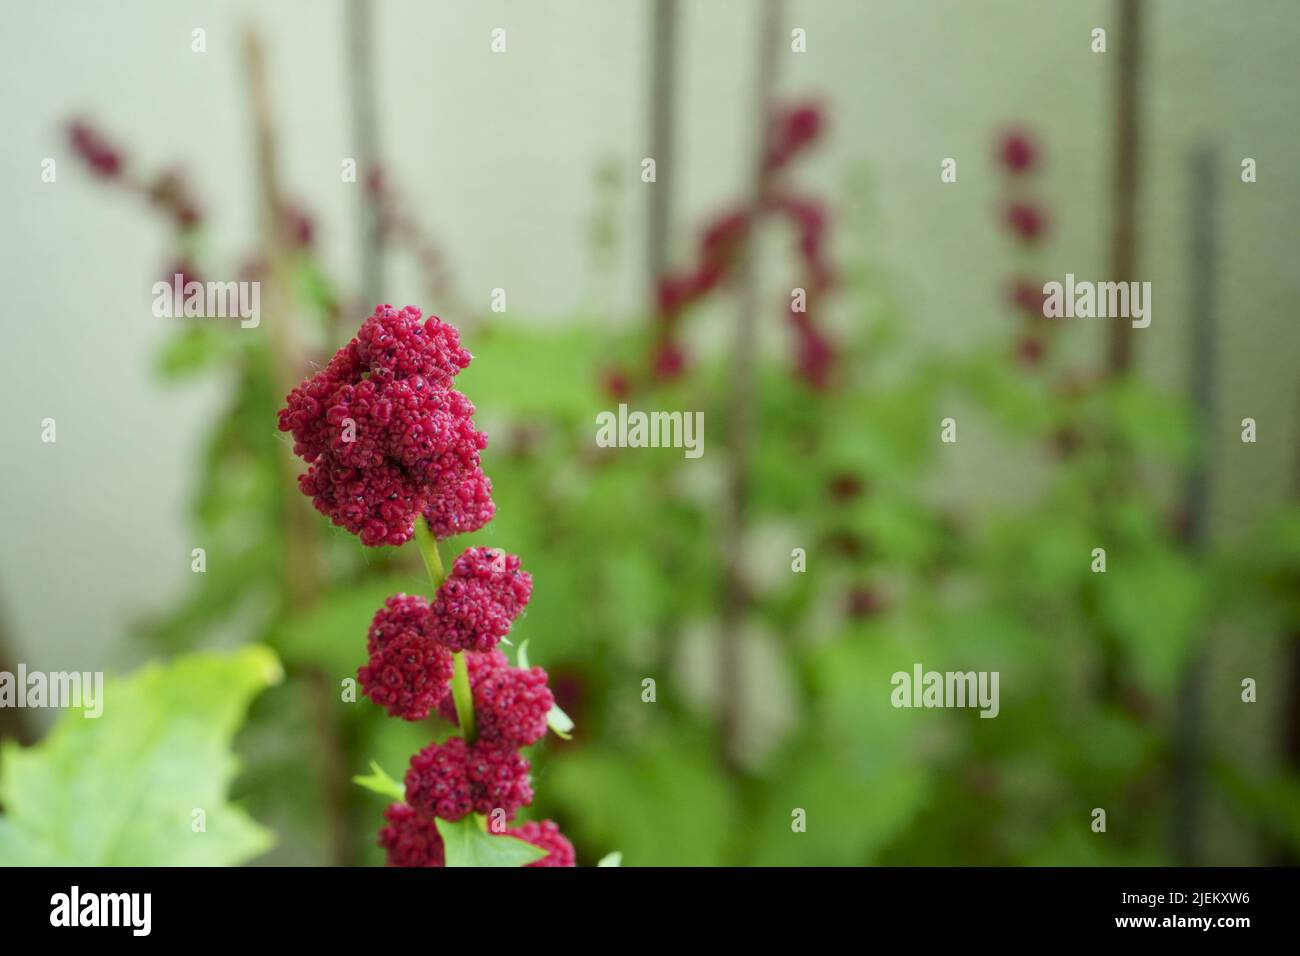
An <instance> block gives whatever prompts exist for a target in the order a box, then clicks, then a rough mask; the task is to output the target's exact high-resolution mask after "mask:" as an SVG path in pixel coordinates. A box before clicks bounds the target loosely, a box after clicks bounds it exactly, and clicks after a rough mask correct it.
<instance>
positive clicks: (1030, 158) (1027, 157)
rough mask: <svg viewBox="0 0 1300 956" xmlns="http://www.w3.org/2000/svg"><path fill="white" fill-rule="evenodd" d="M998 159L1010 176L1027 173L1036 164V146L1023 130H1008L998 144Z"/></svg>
mask: <svg viewBox="0 0 1300 956" xmlns="http://www.w3.org/2000/svg"><path fill="white" fill-rule="evenodd" d="M998 158H999V159H1001V160H1002V164H1003V165H1004V166H1006V167H1007V170H1008V171H1010V172H1011V173H1012V174H1016V175H1018V174H1020V173H1024V172H1028V171H1029V170H1030V169H1032V168H1033V166H1034V165H1035V164H1036V163H1037V162H1038V144H1037V143H1035V142H1034V140H1033V138H1032V137H1031V136H1030V135H1029V134H1028V133H1027V132H1025V131H1024V130H1019V129H1012V130H1008V131H1007V132H1006V133H1005V134H1004V135H1003V136H1002V142H1001V143H999V144H998Z"/></svg>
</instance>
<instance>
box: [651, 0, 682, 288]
mask: <svg viewBox="0 0 1300 956" xmlns="http://www.w3.org/2000/svg"><path fill="white" fill-rule="evenodd" d="M651 2H652V4H653V7H652V11H651V13H652V16H653V18H654V31H653V41H652V46H651V49H650V155H651V157H652V158H653V159H654V161H655V183H654V187H653V188H652V189H650V190H649V202H650V210H649V231H648V234H647V236H646V288H647V301H648V302H649V304H650V308H652V309H653V308H654V306H655V302H656V298H657V291H658V283H659V278H660V277H661V276H662V275H663V274H664V271H665V268H666V267H667V265H668V236H669V231H670V229H671V224H672V195H673V179H674V175H673V173H674V169H675V167H674V164H673V106H674V102H673V97H674V85H675V84H674V79H675V77H674V73H675V71H676V68H677V65H676V57H675V48H676V44H677V0H651Z"/></svg>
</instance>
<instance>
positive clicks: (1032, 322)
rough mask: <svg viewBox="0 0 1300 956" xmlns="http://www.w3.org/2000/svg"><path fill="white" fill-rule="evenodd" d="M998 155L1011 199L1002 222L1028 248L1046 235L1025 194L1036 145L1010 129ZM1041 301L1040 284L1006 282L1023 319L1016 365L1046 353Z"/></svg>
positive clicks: (1043, 218)
mask: <svg viewBox="0 0 1300 956" xmlns="http://www.w3.org/2000/svg"><path fill="white" fill-rule="evenodd" d="M997 153H998V157H999V159H1000V160H1001V162H1002V164H1003V166H1004V167H1005V168H1006V171H1007V173H1008V174H1009V178H1008V180H1007V184H1008V186H1009V187H1010V189H1009V195H1010V198H1008V199H1007V200H1005V201H1004V204H1003V209H1002V219H1003V223H1004V224H1005V225H1006V227H1007V229H1008V230H1009V231H1010V232H1011V233H1012V235H1014V236H1015V237H1016V238H1017V239H1018V240H1019V241H1020V242H1021V243H1023V244H1025V245H1030V244H1032V243H1035V242H1037V241H1038V240H1039V239H1041V238H1042V237H1043V235H1044V234H1045V233H1046V232H1047V216H1046V215H1045V214H1044V212H1043V210H1042V208H1041V207H1040V206H1039V205H1038V203H1037V202H1035V201H1034V200H1033V199H1031V198H1029V196H1028V195H1026V182H1025V180H1024V176H1023V174H1024V173H1026V172H1029V171H1030V170H1032V169H1034V168H1035V167H1037V166H1038V165H1039V162H1040V160H1039V154H1040V150H1039V147H1038V144H1037V143H1036V142H1035V141H1034V139H1033V138H1032V137H1031V136H1030V135H1029V134H1028V133H1026V132H1024V131H1023V130H1018V129H1017V130H1012V131H1010V132H1007V133H1005V134H1003V136H1002V137H1001V139H1000V140H999V143H998V149H997ZM1044 298H1045V297H1044V295H1043V292H1042V283H1040V282H1034V281H1033V280H1031V279H1028V278H1024V277H1020V278H1015V279H1013V280H1011V282H1010V283H1009V291H1008V299H1009V301H1010V303H1011V305H1013V306H1014V307H1015V308H1016V309H1018V310H1019V311H1020V312H1021V313H1022V314H1023V315H1024V317H1025V319H1026V323H1025V327H1024V328H1023V329H1022V330H1021V332H1020V333H1019V334H1018V336H1017V338H1016V340H1015V343H1014V345H1013V347H1012V355H1013V356H1014V358H1015V360H1016V361H1017V362H1018V363H1020V364H1021V365H1024V366H1026V367H1029V368H1033V367H1036V366H1037V365H1039V364H1040V363H1041V362H1042V360H1043V358H1044V356H1045V354H1046V351H1047V346H1046V342H1045V341H1044V340H1043V326H1042V321H1041V320H1042V317H1043V301H1044Z"/></svg>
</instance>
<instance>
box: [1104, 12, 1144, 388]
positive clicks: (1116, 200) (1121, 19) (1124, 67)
mask: <svg viewBox="0 0 1300 956" xmlns="http://www.w3.org/2000/svg"><path fill="white" fill-rule="evenodd" d="M1115 2H1116V7H1117V9H1116V20H1117V22H1118V23H1119V51H1118V55H1117V60H1118V63H1117V66H1116V71H1117V72H1116V75H1115V133H1114V135H1115V141H1114V149H1115V168H1114V182H1113V184H1112V186H1113V190H1114V192H1113V193H1112V207H1111V217H1112V218H1111V237H1110V280H1111V281H1112V282H1131V281H1133V280H1135V279H1137V276H1135V275H1134V274H1133V272H1134V269H1135V268H1136V267H1137V204H1138V162H1139V152H1140V146H1141V140H1140V122H1141V117H1140V115H1139V114H1140V112H1141V99H1140V93H1139V85H1140V80H1141V73H1140V70H1141V64H1142V2H1141V0H1115ZM1109 328H1110V337H1109V340H1108V343H1107V352H1106V371H1107V373H1108V374H1109V375H1111V376H1112V377H1114V376H1120V375H1124V374H1126V373H1127V372H1128V370H1129V368H1130V367H1131V366H1132V364H1133V328H1132V326H1130V325H1129V324H1128V323H1127V322H1111V323H1110V325H1109Z"/></svg>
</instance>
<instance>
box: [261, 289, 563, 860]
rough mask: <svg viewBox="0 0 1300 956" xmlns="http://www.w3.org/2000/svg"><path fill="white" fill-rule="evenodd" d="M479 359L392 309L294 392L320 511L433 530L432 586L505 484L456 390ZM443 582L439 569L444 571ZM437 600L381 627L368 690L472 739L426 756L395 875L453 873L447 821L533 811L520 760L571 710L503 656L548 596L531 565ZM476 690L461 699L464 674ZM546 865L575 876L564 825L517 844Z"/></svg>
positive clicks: (364, 527) (396, 820) (466, 564)
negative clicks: (498, 481) (419, 869)
mask: <svg viewBox="0 0 1300 956" xmlns="http://www.w3.org/2000/svg"><path fill="white" fill-rule="evenodd" d="M469 361H470V354H469V352H467V351H466V350H465V349H463V348H462V347H461V345H460V335H459V333H458V332H457V330H456V329H455V328H454V327H453V326H451V325H449V324H447V323H445V322H442V321H440V320H439V319H437V318H436V317H430V318H428V319H422V317H421V315H420V311H419V310H418V309H415V308H413V307H407V308H405V309H402V310H400V311H398V310H396V309H394V308H393V307H392V306H387V305H383V306H379V307H378V308H377V309H376V310H375V312H374V314H373V315H371V316H370V317H369V318H368V319H366V320H365V322H364V323H363V324H362V326H361V329H360V330H359V331H358V332H357V335H356V337H355V338H353V339H352V340H351V341H350V342H348V343H347V345H345V346H344V347H343V348H341V349H339V351H338V352H337V353H336V354H335V355H334V357H333V358H332V359H331V360H330V362H329V364H328V365H326V366H325V368H323V369H321V370H320V371H319V372H317V373H316V374H315V375H313V376H312V377H311V378H309V379H307V380H306V381H305V382H303V383H302V384H301V385H299V386H298V387H297V388H295V389H294V390H293V391H292V392H290V393H289V396H288V399H287V401H286V405H285V407H284V408H283V409H281V410H280V414H279V420H280V430H281V431H286V432H290V433H292V434H293V438H294V452H295V453H296V454H297V455H299V456H301V457H302V458H303V459H304V460H305V461H306V462H308V464H309V466H310V467H309V468H308V471H307V473H306V474H304V475H303V476H302V477H301V479H300V481H299V484H300V487H301V489H302V491H303V492H304V493H305V494H308V495H310V496H311V497H312V501H313V504H315V506H316V508H317V509H318V510H320V511H321V512H322V513H324V514H326V515H329V516H330V517H331V518H332V519H333V520H334V523H335V524H337V525H340V526H342V527H344V528H346V529H347V530H348V531H350V532H352V533H353V534H356V535H358V536H359V537H360V539H361V541H362V543H363V544H366V545H379V544H394V545H397V544H402V543H403V542H405V541H407V540H408V539H410V538H411V537H412V536H413V535H414V534H415V533H416V527H415V525H416V522H417V521H420V520H423V521H425V522H426V524H427V526H428V528H429V532H430V536H431V537H432V539H433V540H431V541H429V542H428V544H427V548H428V549H431V550H432V556H431V557H430V559H429V563H430V566H431V572H430V573H431V574H435V575H437V576H438V577H441V559H440V558H439V557H438V555H437V540H439V539H442V538H447V537H451V536H453V535H455V534H460V533H462V532H466V531H474V530H477V529H478V528H481V527H482V526H483V525H484V524H486V523H487V522H488V521H489V520H490V519H491V518H492V515H493V514H494V511H495V506H494V505H493V503H492V497H491V492H492V485H491V483H490V482H489V481H488V479H487V477H486V476H485V475H484V474H483V472H482V469H481V467H480V461H479V452H480V451H481V450H482V449H483V448H484V447H485V446H486V444H487V438H486V436H485V435H483V434H482V433H481V432H479V431H477V430H476V429H475V428H474V424H473V419H472V416H473V414H474V406H473V405H471V404H470V402H469V400H468V399H467V398H465V396H464V395H462V394H460V393H459V392H457V391H456V390H455V389H453V388H452V387H451V382H452V379H454V378H455V376H456V375H457V373H459V372H460V371H461V369H463V368H465V367H466V366H467V365H468V364H469ZM435 568H436V569H437V570H436V571H435V570H434V569H435ZM436 583H437V586H438V589H437V593H436V594H434V596H433V599H432V600H431V601H430V600H427V599H425V598H423V597H419V596H412V595H406V594H396V595H394V596H392V597H390V598H389V599H388V600H387V601H386V602H385V604H384V606H383V607H382V608H380V609H379V610H378V611H377V612H376V613H375V616H374V618H373V620H372V621H371V624H370V631H369V633H368V635H367V639H366V649H367V652H368V654H369V660H368V661H367V662H366V664H365V665H363V666H362V667H360V668H359V669H358V670H357V679H358V682H359V684H360V685H361V688H362V692H363V693H364V694H365V695H366V696H367V697H369V698H370V699H371V700H372V701H373V702H374V703H376V704H378V705H379V706H381V707H383V708H384V709H385V710H387V711H388V713H389V714H390V715H392V716H394V717H401V718H403V719H405V720H411V721H415V720H422V719H424V718H425V717H427V716H428V715H429V714H430V713H432V712H433V711H434V710H437V711H438V712H439V713H441V714H442V715H443V716H445V717H446V718H447V719H449V720H451V721H452V722H453V723H457V724H459V723H460V718H461V716H465V717H467V718H468V716H469V712H468V711H462V710H461V708H462V707H469V708H472V713H473V717H474V719H473V720H472V721H469V720H467V721H466V722H467V723H468V724H470V725H471V726H468V727H462V728H461V730H462V735H461V736H455V737H450V738H448V739H447V740H445V741H443V742H441V743H432V744H429V745H428V746H427V747H425V748H424V749H422V750H421V751H419V752H418V753H417V754H415V756H413V757H412V758H411V763H410V767H409V768H408V770H407V772H406V779H405V802H404V803H395V804H393V805H391V806H390V807H389V808H388V810H387V811H386V812H385V819H386V821H387V825H386V826H384V827H383V828H382V829H381V830H380V832H379V845H380V846H381V847H383V848H384V850H385V851H386V853H387V857H388V863H389V864H390V865H392V866H443V865H444V864H445V862H446V848H445V846H444V844H443V840H442V837H441V835H440V833H439V832H438V825H437V822H436V821H437V820H439V819H441V820H445V821H448V822H450V823H455V822H456V821H459V820H462V819H464V818H465V817H466V816H467V815H468V814H470V813H475V814H481V815H483V816H492V817H494V818H495V817H497V816H498V815H503V816H504V818H505V819H506V820H513V819H514V818H515V816H516V815H517V814H518V811H519V810H520V809H522V808H523V807H526V806H528V805H529V804H530V803H531V802H532V799H533V789H532V783H531V781H530V780H529V770H530V769H531V766H530V764H529V762H528V760H527V759H526V758H525V757H524V756H523V755H522V754H521V753H520V752H519V751H520V749H521V748H523V747H527V746H529V745H531V744H534V743H536V742H537V741H538V740H539V739H541V737H542V736H543V735H544V734H545V733H546V728H547V720H548V716H549V714H550V712H551V709H552V708H553V707H554V705H555V700H554V697H553V695H552V694H551V691H550V689H549V688H548V687H547V686H546V680H547V678H546V671H544V670H542V669H541V668H540V667H533V668H529V669H523V668H515V667H511V666H510V664H509V662H508V661H507V659H506V656H505V655H504V654H502V653H501V652H500V651H498V650H496V646H497V644H498V643H499V642H500V641H501V639H502V638H504V637H505V636H506V634H507V633H509V631H510V627H511V625H512V624H513V623H514V621H515V620H516V619H517V618H518V617H519V615H520V614H522V613H523V611H524V608H525V607H526V606H527V605H528V600H529V598H530V597H531V596H532V590H533V581H532V577H531V576H530V575H529V574H528V572H527V571H524V570H523V568H522V567H521V566H520V562H519V558H518V557H517V556H515V555H512V554H506V553H504V552H502V551H499V550H496V549H492V548H482V547H474V548H468V549H466V550H465V551H464V552H462V553H461V554H460V556H459V557H457V558H456V560H455V561H454V562H453V564H452V568H451V572H450V574H448V575H447V576H446V577H445V579H443V580H439V581H437V582H436ZM458 660H463V662H464V667H465V671H464V673H465V676H466V677H467V678H468V682H467V683H468V686H464V685H460V686H462V687H463V689H464V696H463V697H461V698H460V699H458V697H457V694H458V690H457V686H458V685H457V684H456V677H455V674H456V668H457V661H458ZM509 832H510V834H511V835H513V836H517V837H518V838H519V839H521V840H524V841H525V842H528V843H532V844H534V845H535V846H537V847H539V848H541V849H543V850H545V851H546V855H545V856H544V857H542V859H540V860H538V861H536V862H535V863H532V864H529V865H530V866H573V865H574V854H573V846H572V845H571V844H570V843H569V841H568V840H566V839H565V838H564V836H563V835H562V834H561V833H560V832H559V829H558V828H557V827H556V826H555V824H554V823H551V822H550V821H544V822H542V823H526V824H523V825H522V826H520V827H518V828H516V829H515V830H513V831H509Z"/></svg>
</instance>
